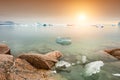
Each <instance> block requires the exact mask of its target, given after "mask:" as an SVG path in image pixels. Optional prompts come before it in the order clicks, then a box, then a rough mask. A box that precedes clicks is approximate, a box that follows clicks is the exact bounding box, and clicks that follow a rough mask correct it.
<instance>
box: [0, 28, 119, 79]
mask: <svg viewBox="0 0 120 80" xmlns="http://www.w3.org/2000/svg"><path fill="white" fill-rule="evenodd" d="M57 37H70V38H71V40H72V44H71V45H67V46H64V45H60V44H57V43H56V42H55V40H56V38H57ZM0 43H6V44H7V45H9V46H10V48H11V51H12V54H13V55H15V56H17V55H20V54H22V53H24V52H37V53H43V54H44V53H46V52H49V51H52V50H59V51H61V52H62V53H63V54H64V56H65V57H66V58H67V59H66V60H68V61H69V62H71V63H72V62H75V61H77V60H79V59H80V56H83V55H85V56H86V57H87V59H88V62H91V61H96V60H102V61H103V62H104V63H105V65H104V66H103V67H102V69H101V72H100V73H98V74H95V75H93V76H91V77H84V76H83V75H82V73H83V72H84V68H83V66H82V65H77V66H72V67H71V68H70V69H71V72H70V73H65V72H62V73H59V74H57V75H56V76H55V77H56V78H57V79H58V80H119V77H116V76H113V75H112V73H120V67H119V66H120V62H119V61H117V60H116V59H115V58H114V57H112V56H109V55H107V54H105V53H104V51H103V50H104V49H113V48H120V28H119V27H110V26H105V27H104V28H96V27H91V26H90V27H85V26H73V27H63V26H60V27H56V26H51V27H18V26H15V27H0Z"/></svg>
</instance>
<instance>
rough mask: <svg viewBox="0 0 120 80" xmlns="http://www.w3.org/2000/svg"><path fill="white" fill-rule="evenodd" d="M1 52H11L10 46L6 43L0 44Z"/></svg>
mask: <svg viewBox="0 0 120 80" xmlns="http://www.w3.org/2000/svg"><path fill="white" fill-rule="evenodd" d="M0 54H9V55H10V54H11V53H10V48H9V47H8V46H7V45H6V44H0Z"/></svg>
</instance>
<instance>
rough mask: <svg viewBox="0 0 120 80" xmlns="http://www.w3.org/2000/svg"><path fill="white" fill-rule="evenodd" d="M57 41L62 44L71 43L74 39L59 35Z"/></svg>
mask: <svg viewBox="0 0 120 80" xmlns="http://www.w3.org/2000/svg"><path fill="white" fill-rule="evenodd" d="M56 43H57V44H60V45H70V44H71V43H72V40H71V39H70V38H69V37H57V39H56Z"/></svg>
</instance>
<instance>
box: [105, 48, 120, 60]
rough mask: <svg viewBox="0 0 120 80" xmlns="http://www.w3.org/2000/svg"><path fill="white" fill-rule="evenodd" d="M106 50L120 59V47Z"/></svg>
mask: <svg viewBox="0 0 120 80" xmlns="http://www.w3.org/2000/svg"><path fill="white" fill-rule="evenodd" d="M104 51H105V52H107V53H108V54H110V55H112V56H114V57H116V58H117V59H120V49H111V50H104Z"/></svg>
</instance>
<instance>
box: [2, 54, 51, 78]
mask: <svg viewBox="0 0 120 80" xmlns="http://www.w3.org/2000/svg"><path fill="white" fill-rule="evenodd" d="M49 75H50V71H48V70H42V69H36V68H34V67H33V66H32V65H31V64H30V63H28V62H27V61H26V60H22V59H20V58H14V57H13V56H12V55H4V54H0V80H53V79H51V78H52V77H51V76H49Z"/></svg>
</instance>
